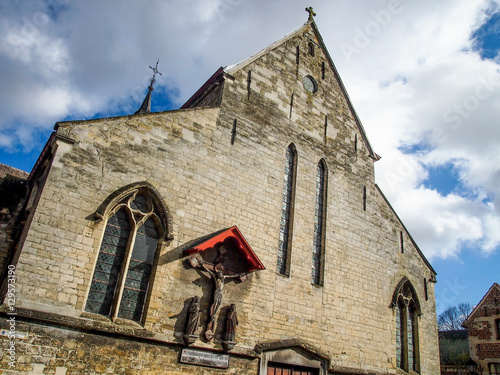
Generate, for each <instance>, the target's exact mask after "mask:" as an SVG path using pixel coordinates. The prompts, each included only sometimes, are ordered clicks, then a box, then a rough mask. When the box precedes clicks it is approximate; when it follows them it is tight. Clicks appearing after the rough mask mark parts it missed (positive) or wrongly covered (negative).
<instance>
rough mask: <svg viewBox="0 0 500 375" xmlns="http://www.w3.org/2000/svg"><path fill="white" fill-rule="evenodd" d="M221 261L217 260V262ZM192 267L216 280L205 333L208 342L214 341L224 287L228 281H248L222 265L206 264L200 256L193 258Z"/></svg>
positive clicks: (243, 274)
mask: <svg viewBox="0 0 500 375" xmlns="http://www.w3.org/2000/svg"><path fill="white" fill-rule="evenodd" d="M217 260H219V259H216V262H217ZM189 262H190V263H191V266H193V267H195V268H202V269H203V270H205V271H207V272H208V273H209V274H210V277H211V278H212V279H213V280H214V284H215V289H214V295H213V298H212V305H211V306H210V320H209V321H208V324H207V329H206V331H205V337H206V339H207V340H208V341H210V340H212V338H213V337H214V332H215V319H216V318H217V313H218V312H219V309H220V306H221V304H222V298H223V297H224V292H223V287H224V282H225V280H226V279H231V278H239V279H240V280H241V281H243V280H245V279H246V274H245V273H241V274H238V273H234V272H231V271H229V270H226V269H225V268H224V266H223V264H222V263H216V264H215V265H214V264H211V263H208V262H205V261H204V260H203V259H201V257H200V256H199V254H196V255H195V256H193V257H191V259H190V260H189Z"/></svg>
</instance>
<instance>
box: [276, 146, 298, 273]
mask: <svg viewBox="0 0 500 375" xmlns="http://www.w3.org/2000/svg"><path fill="white" fill-rule="evenodd" d="M296 171H297V151H296V149H295V146H294V145H293V144H290V146H288V148H287V150H286V160H285V173H284V177H283V179H284V184H283V185H284V186H283V203H282V206H281V222H280V238H279V245H278V264H277V268H278V272H279V273H280V274H282V275H288V274H289V270H290V265H289V262H290V251H291V243H292V240H291V235H292V226H293V201H294V198H295V177H296Z"/></svg>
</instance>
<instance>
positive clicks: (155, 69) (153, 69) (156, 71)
mask: <svg viewBox="0 0 500 375" xmlns="http://www.w3.org/2000/svg"><path fill="white" fill-rule="evenodd" d="M159 62H160V59H158V60H157V61H156V66H155V67H154V68H153V67H152V66H151V65H150V66H149V68H150V69H151V70H152V71H153V78H151V84H150V87H151V88H152V87H153V83H154V82H155V77H156V75H157V74H159V75H162V74H161V73H160V72H159V71H158V63H159Z"/></svg>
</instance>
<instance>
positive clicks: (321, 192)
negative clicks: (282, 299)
mask: <svg viewBox="0 0 500 375" xmlns="http://www.w3.org/2000/svg"><path fill="white" fill-rule="evenodd" d="M326 181H327V180H326V164H325V161H324V160H321V161H320V162H319V163H318V168H317V171H316V204H315V209H314V239H313V253H312V272H311V279H312V283H313V284H316V285H321V284H322V283H323V267H324V264H323V263H324V257H325V254H324V252H325V250H324V249H325V217H326Z"/></svg>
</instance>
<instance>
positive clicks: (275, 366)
mask: <svg viewBox="0 0 500 375" xmlns="http://www.w3.org/2000/svg"><path fill="white" fill-rule="evenodd" d="M267 375H319V371H318V369H313V368H307V367H301V366H293V365H284V364H281V363H268V364H267Z"/></svg>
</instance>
